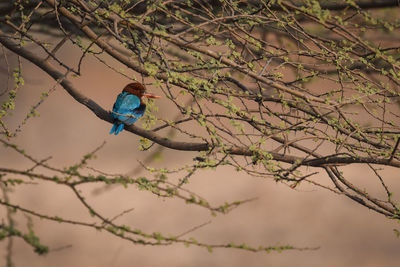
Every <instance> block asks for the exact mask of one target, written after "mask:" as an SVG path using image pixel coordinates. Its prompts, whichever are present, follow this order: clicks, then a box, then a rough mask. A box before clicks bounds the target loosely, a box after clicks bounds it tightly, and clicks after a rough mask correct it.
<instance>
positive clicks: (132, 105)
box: [112, 92, 143, 124]
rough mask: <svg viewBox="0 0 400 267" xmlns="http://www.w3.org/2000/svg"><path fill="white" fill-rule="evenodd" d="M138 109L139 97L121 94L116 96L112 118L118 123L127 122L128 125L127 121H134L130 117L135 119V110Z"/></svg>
mask: <svg viewBox="0 0 400 267" xmlns="http://www.w3.org/2000/svg"><path fill="white" fill-rule="evenodd" d="M139 107H140V99H139V97H137V96H136V95H131V94H128V93H127V92H123V93H120V94H119V95H118V97H117V100H116V101H115V103H114V107H113V113H112V116H113V117H114V118H115V119H118V120H119V121H123V122H127V123H128V124H129V123H130V122H128V120H130V119H134V118H132V117H130V116H131V115H134V116H135V117H136V115H135V110H136V109H138V108H139ZM124 115H125V116H124ZM142 115H143V114H142ZM142 115H141V116H142ZM136 120H137V119H136ZM136 120H135V121H136ZM132 123H133V122H132Z"/></svg>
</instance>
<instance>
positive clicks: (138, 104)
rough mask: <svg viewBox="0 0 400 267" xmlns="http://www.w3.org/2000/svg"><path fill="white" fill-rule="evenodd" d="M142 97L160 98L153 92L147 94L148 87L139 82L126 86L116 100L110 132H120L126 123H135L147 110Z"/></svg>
mask: <svg viewBox="0 0 400 267" xmlns="http://www.w3.org/2000/svg"><path fill="white" fill-rule="evenodd" d="M142 97H147V98H160V97H159V96H156V95H153V94H147V93H146V88H145V87H144V86H143V85H142V84H141V83H138V82H135V83H130V84H128V85H127V86H125V88H124V90H122V93H120V94H119V95H118V96H117V100H115V103H114V106H113V109H112V112H111V116H112V117H113V118H114V125H113V127H112V128H111V131H110V134H115V135H117V134H119V133H120V132H121V131H122V130H123V129H124V126H125V125H131V124H133V123H135V122H136V121H137V120H138V119H139V118H140V117H142V116H143V114H144V112H145V111H146V104H145V103H144V102H143V99H142Z"/></svg>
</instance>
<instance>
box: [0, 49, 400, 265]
mask: <svg viewBox="0 0 400 267" xmlns="http://www.w3.org/2000/svg"><path fill="white" fill-rule="evenodd" d="M60 53H61V55H62V56H63V57H64V58H65V59H66V60H68V61H70V62H74V60H76V57H77V55H76V54H73V53H72V52H71V51H66V50H63V51H61V52H60ZM1 64H2V65H3V66H4V62H3V61H1ZM83 67H84V68H83V76H82V77H80V78H74V79H72V80H73V82H74V84H75V86H76V87H77V88H79V89H80V90H81V91H82V92H83V93H84V94H85V95H87V96H89V97H90V98H92V99H94V100H95V101H96V102H97V103H99V104H100V105H101V106H103V107H104V108H106V109H111V107H112V104H113V102H114V100H115V97H116V95H117V94H118V93H119V91H120V90H121V88H122V87H123V86H124V85H125V84H126V83H127V82H128V80H127V79H125V78H121V76H119V75H118V74H116V73H114V72H113V71H111V70H110V69H108V68H106V67H104V66H102V65H101V64H100V63H99V62H97V61H96V60H94V59H89V60H88V61H86V62H85V64H84V66H83ZM23 73H24V77H25V80H26V81H25V83H26V84H25V86H24V87H23V88H22V89H21V90H20V91H19V93H18V98H17V106H16V111H15V113H14V115H13V116H12V117H9V118H8V119H7V122H8V123H9V126H10V127H11V128H12V129H14V128H15V127H16V126H17V125H18V124H19V123H20V122H21V121H22V120H23V118H24V117H25V115H26V112H27V111H28V110H29V109H30V107H31V106H32V105H33V104H35V103H36V102H37V101H38V100H39V97H40V94H41V93H42V92H44V91H46V90H48V89H49V88H51V87H52V86H53V85H54V81H53V80H51V79H50V78H49V77H48V76H46V75H44V74H42V73H41V72H40V71H39V70H38V69H37V68H36V67H33V66H32V65H29V64H25V63H24V69H23ZM5 77H6V76H2V77H1V82H2V86H4V84H5V80H6V78H5ZM2 88H3V87H2ZM149 91H151V92H153V93H160V92H159V91H157V89H156V88H152V87H149ZM3 99H4V96H3V97H2V99H1V100H3ZM157 105H158V106H159V107H160V111H159V114H162V115H163V116H165V115H170V116H171V117H173V116H175V114H170V109H168V106H167V105H168V103H167V100H166V99H161V100H158V102H157ZM38 111H39V112H40V114H41V115H40V117H38V118H34V119H31V120H29V121H28V123H27V124H26V125H25V126H23V132H22V133H20V134H19V136H18V137H17V138H16V139H14V142H17V143H18V144H19V145H20V147H21V148H24V149H25V150H26V151H27V152H28V153H30V154H31V155H34V156H35V157H36V158H38V159H43V158H46V157H48V156H52V157H53V158H52V159H51V160H50V161H49V163H51V164H52V165H55V166H57V167H63V166H67V165H72V164H74V163H75V162H77V161H78V160H79V158H80V157H81V156H83V155H84V154H86V153H88V152H89V151H91V150H93V149H94V148H95V147H97V146H99V145H100V144H101V143H102V142H103V141H106V142H107V143H106V145H105V147H104V148H103V149H102V150H101V151H100V152H99V153H98V158H97V159H96V160H94V161H92V162H91V163H90V164H89V165H90V166H92V167H95V168H98V169H101V170H103V171H105V172H108V173H127V172H129V171H131V170H132V169H134V168H135V167H136V166H137V164H138V163H137V160H140V159H143V158H144V157H145V155H147V153H148V152H141V151H139V149H138V138H137V137H136V136H134V135H132V134H129V133H127V132H123V133H121V134H120V135H118V136H117V137H115V136H111V135H109V134H108V132H109V130H110V128H111V124H109V123H106V122H104V121H101V120H99V119H97V118H96V117H95V116H94V114H93V113H91V112H90V111H89V110H88V109H86V108H85V107H84V106H82V105H81V104H79V103H77V102H75V101H74V100H73V99H72V98H71V97H70V96H69V95H68V94H67V93H66V92H65V91H64V90H63V89H62V88H60V87H57V90H56V91H55V92H54V93H53V94H51V95H50V97H49V99H48V100H47V101H46V102H45V103H44V104H43V105H42V106H41V107H40V108H39V110H38ZM150 152H151V151H150ZM193 155H194V154H193V153H185V152H178V151H173V150H164V152H163V156H162V160H161V161H158V162H156V164H155V166H179V165H180V164H183V163H185V162H190V159H191V158H192V157H193ZM0 165H1V166H7V167H14V168H19V169H26V168H29V167H30V166H32V164H31V163H29V162H28V161H27V160H25V159H22V158H21V157H20V156H18V155H17V154H16V153H14V152H12V151H11V150H10V149H7V150H6V149H5V148H3V147H2V148H1V149H0ZM342 170H345V171H346V172H347V175H348V176H347V177H349V178H350V180H351V181H352V182H354V183H363V185H365V186H366V187H367V186H374V185H376V181H375V180H373V181H371V179H375V178H373V176H372V173H371V171H370V170H368V169H366V168H365V167H364V166H353V167H352V168H342ZM386 173H387V175H386V177H387V183H388V184H389V185H390V186H391V188H392V189H393V191H394V193H395V196H396V191H397V192H399V190H400V182H399V176H398V174H397V172H396V170H394V169H388V170H387V172H386ZM320 179H321V180H320V181H321V183H328V180H327V178H326V177H325V175H322V174H321V175H320ZM33 182H35V181H33ZM99 187H101V186H100V185H91V186H83V187H81V190H82V192H84V194H85V196H86V198H87V200H88V201H89V203H90V204H92V205H93V206H94V207H95V208H97V209H98V211H100V212H101V213H102V214H103V215H104V216H105V217H108V218H111V217H113V216H115V215H117V214H119V213H120V212H122V211H123V210H126V209H129V208H134V210H133V211H132V212H131V213H129V214H127V215H125V216H124V217H122V218H119V219H118V221H117V222H120V223H125V224H128V225H130V226H131V227H132V228H139V229H142V230H144V231H147V232H150V233H151V232H155V231H160V232H163V233H164V234H173V235H176V234H179V233H182V232H184V231H186V230H188V229H190V228H192V227H194V226H196V225H199V224H201V223H204V222H207V221H211V223H210V224H209V225H207V226H205V227H203V228H201V229H199V230H197V231H195V232H193V233H191V234H189V235H187V237H190V236H193V237H195V238H196V239H197V240H199V241H202V242H208V243H229V242H231V241H234V242H235V243H237V244H238V243H241V242H246V243H247V244H249V245H252V246H256V247H257V246H258V245H266V246H268V245H286V244H291V245H294V246H298V247H320V248H319V249H318V250H314V251H303V252H301V251H287V252H282V253H276V252H272V253H270V254H267V253H262V252H260V253H252V252H246V251H239V250H229V249H216V250H214V252H213V253H208V252H207V250H206V249H203V248H197V247H194V246H191V247H190V248H186V247H184V246H183V245H180V244H177V245H171V246H168V247H150V246H149V247H144V246H140V245H133V244H131V243H129V242H128V241H125V240H120V239H118V238H116V237H114V236H112V235H110V234H108V233H106V232H97V231H95V230H93V229H88V228H84V227H81V226H73V225H67V224H59V223H55V222H48V221H44V220H42V221H40V220H38V219H36V218H35V219H34V223H35V229H36V233H37V234H38V235H39V236H40V238H41V241H42V243H44V244H46V245H49V247H50V249H51V250H54V251H51V252H50V253H49V254H48V255H46V256H38V255H36V254H35V253H34V252H33V251H32V249H31V247H30V246H28V245H26V244H25V243H24V242H23V241H21V240H19V239H15V244H14V250H13V251H14V254H13V255H14V262H15V266H17V267H19V266H31V267H36V266H59V267H62V266H97V267H101V266H245V265H247V266H267V265H270V266H398V264H399V262H400V239H399V238H397V237H396V236H395V234H394V233H393V229H394V228H397V229H399V228H400V227H399V224H398V223H396V222H395V221H390V220H388V219H387V218H385V217H383V216H382V215H379V214H377V213H375V212H372V211H369V210H368V209H366V208H364V207H361V206H360V205H358V204H356V203H355V202H353V201H351V200H349V199H346V198H345V197H344V196H340V195H335V194H333V193H332V192H328V191H326V190H322V189H319V188H315V187H311V186H308V185H305V184H303V185H302V186H300V187H298V188H297V189H296V190H293V189H291V188H289V187H287V186H285V185H283V184H280V183H275V182H274V181H273V180H272V179H261V178H254V177H250V176H247V175H246V174H244V173H237V172H235V171H232V170H231V169H229V168H221V169H219V170H218V171H204V172H200V173H199V174H198V175H196V176H194V177H192V178H191V183H190V184H189V185H188V188H190V189H192V190H193V191H195V192H197V193H199V194H200V195H202V196H204V197H206V198H207V199H208V200H209V201H210V202H211V203H212V204H214V205H215V206H217V205H220V204H223V203H224V202H225V201H234V200H238V199H244V198H252V197H258V199H257V200H255V201H253V202H251V203H248V204H246V205H244V206H241V207H239V208H237V209H235V210H233V211H232V212H231V213H229V214H227V215H218V216H217V217H212V216H211V215H210V212H209V211H207V210H205V209H203V208H200V207H196V206H189V205H186V204H185V203H183V202H182V201H181V200H175V199H161V198H157V197H155V196H153V195H151V194H150V193H148V192H143V191H138V190H137V189H136V188H135V187H133V186H132V187H130V188H128V189H124V188H121V187H116V188H113V189H110V190H108V191H106V192H105V193H103V194H101V195H93V190H94V189H95V188H99ZM379 190H380V189H379ZM380 193H382V192H380ZM10 198H11V201H12V202H13V203H15V204H18V205H21V206H25V207H28V208H31V209H35V210H37V211H40V212H43V213H46V214H49V215H60V216H63V217H64V218H70V219H80V220H83V221H87V222H92V221H93V218H91V217H90V216H89V214H88V212H87V211H86V210H85V209H84V207H83V206H82V205H81V204H80V203H79V202H78V201H77V199H76V198H75V196H74V195H73V193H72V192H71V190H69V189H68V188H64V187H62V186H57V185H55V184H51V183H42V182H39V184H37V185H22V186H17V187H16V188H15V189H13V192H12V193H11V194H10ZM0 215H1V218H2V219H3V220H4V216H5V213H4V209H3V208H2V209H1V213H0ZM15 218H16V219H18V226H20V227H24V225H25V224H26V222H27V219H26V218H25V217H24V216H22V215H21V214H17V215H15ZM5 245H6V242H5V241H3V242H0V266H4V264H5V260H4V259H5ZM60 248H61V249H60Z"/></svg>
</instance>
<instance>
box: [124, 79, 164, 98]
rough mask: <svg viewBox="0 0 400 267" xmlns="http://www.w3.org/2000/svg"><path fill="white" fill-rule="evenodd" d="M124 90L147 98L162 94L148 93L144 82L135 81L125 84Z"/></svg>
mask: <svg viewBox="0 0 400 267" xmlns="http://www.w3.org/2000/svg"><path fill="white" fill-rule="evenodd" d="M122 92H127V93H129V94H132V95H136V96H138V97H139V98H140V99H141V98H142V97H143V96H144V97H147V98H160V96H157V95H153V94H147V93H146V88H145V87H144V86H143V84H141V83H138V82H135V83H130V84H128V85H127V86H125V88H124V90H122Z"/></svg>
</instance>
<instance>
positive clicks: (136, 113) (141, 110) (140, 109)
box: [125, 104, 146, 124]
mask: <svg viewBox="0 0 400 267" xmlns="http://www.w3.org/2000/svg"><path fill="white" fill-rule="evenodd" d="M145 111H146V105H145V104H141V105H140V106H139V107H138V108H135V109H134V110H132V111H131V115H132V117H130V118H129V119H128V120H126V121H125V123H126V124H132V123H134V122H136V121H137V120H138V119H139V118H140V117H142V116H143V114H144V112H145Z"/></svg>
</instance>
